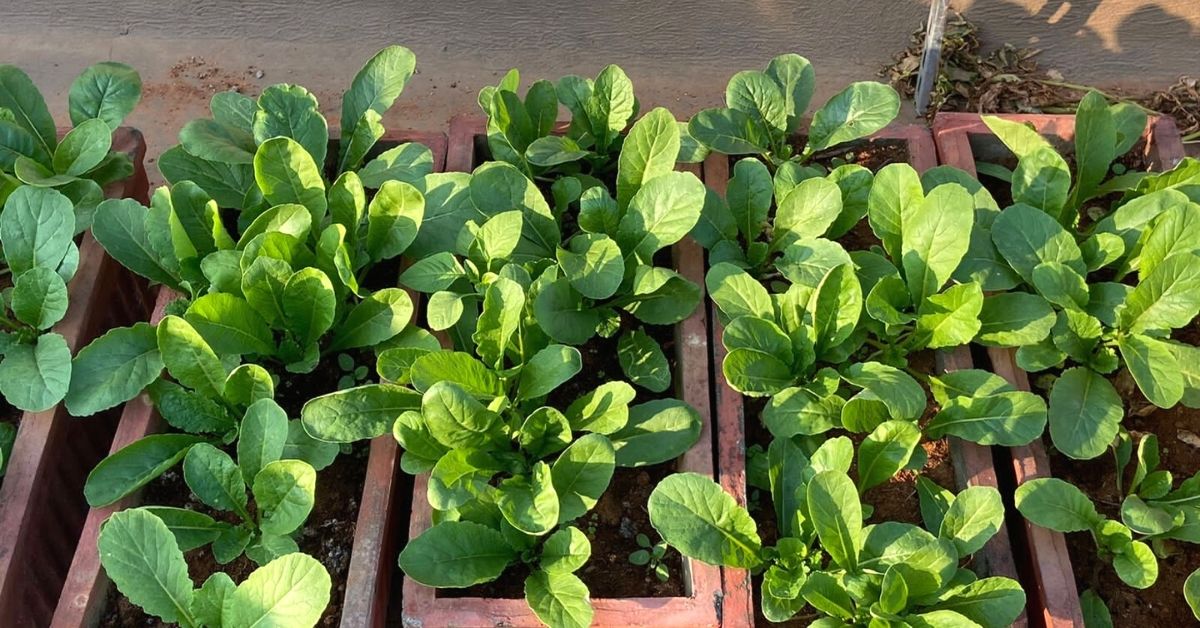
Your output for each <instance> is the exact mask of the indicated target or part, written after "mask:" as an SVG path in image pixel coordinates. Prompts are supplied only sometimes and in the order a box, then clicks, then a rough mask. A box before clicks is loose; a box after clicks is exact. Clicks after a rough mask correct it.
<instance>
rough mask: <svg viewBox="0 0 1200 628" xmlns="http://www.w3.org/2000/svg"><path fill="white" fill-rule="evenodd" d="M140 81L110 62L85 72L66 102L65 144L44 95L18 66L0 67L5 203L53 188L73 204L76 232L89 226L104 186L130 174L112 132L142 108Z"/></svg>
mask: <svg viewBox="0 0 1200 628" xmlns="http://www.w3.org/2000/svg"><path fill="white" fill-rule="evenodd" d="M141 96H142V79H141V77H139V76H138V74H137V72H136V71H134V70H133V68H131V67H129V66H127V65H125V64H122V63H114V62H111V61H105V62H103V63H97V64H95V65H93V66H91V67H89V68H87V69H86V70H84V71H83V73H81V74H80V75H79V76H78V77H77V78H76V79H75V81H74V82H73V83H71V90H70V92H69V94H68V96H67V107H68V111H69V113H70V118H71V124H72V128H71V130H70V131H69V132H67V134H66V135H65V136H63V138H62V140H61V141H59V139H58V130H57V127H56V126H55V124H54V118H52V117H51V116H50V110H49V109H48V108H47V107H46V101H45V99H44V98H43V97H42V93H41V92H40V91H38V88H37V86H36V85H34V84H33V81H32V80H30V78H29V76H28V75H27V74H25V73H24V72H22V71H21V70H20V69H19V68H16V67H13V66H11V65H0V203H3V202H4V199H5V198H7V197H8V195H10V194H12V193H13V192H14V191H15V190H16V189H17V188H19V187H20V186H22V185H30V186H33V187H38V188H52V189H55V190H57V191H58V192H61V193H62V194H63V195H64V196H66V197H67V198H69V199H70V200H71V205H72V207H73V208H74V212H73V213H74V216H75V221H74V223H73V224H67V225H56V228H63V229H67V230H71V229H73V231H72V234H79V233H82V232H83V231H85V230H86V229H87V228H88V227H90V226H91V225H92V213H93V212H94V211H95V209H96V206H97V205H99V204H100V201H102V200H104V190H103V188H104V186H105V185H108V184H109V183H113V182H116V181H120V180H122V179H125V178H127V177H129V176H130V175H132V174H133V162H132V161H130V159H129V155H126V154H125V153H121V152H117V151H114V150H112V134H113V132H114V131H116V130H117V127H119V126H121V122H122V121H124V120H125V117H126V116H128V115H129V113H130V112H131V111H133V108H134V107H136V106H137V103H138V101H139V100H140V99H141Z"/></svg>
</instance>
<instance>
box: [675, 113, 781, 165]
mask: <svg viewBox="0 0 1200 628" xmlns="http://www.w3.org/2000/svg"><path fill="white" fill-rule="evenodd" d="M688 134H689V135H691V136H692V137H694V138H696V141H698V142H700V143H701V144H703V145H705V146H707V147H708V148H709V149H711V150H714V151H716V152H719V153H725V154H726V155H745V154H751V153H766V152H767V151H768V150H770V146H771V138H770V137H769V136H768V135H767V130H766V129H764V128H762V127H761V126H759V125H757V124H755V123H754V121H753V119H752V118H750V116H748V115H746V114H745V113H743V112H741V111H738V110H736V109H725V108H715V109H704V110H702V111H700V112H699V113H697V114H696V115H694V116H692V119H691V120H689V121H688Z"/></svg>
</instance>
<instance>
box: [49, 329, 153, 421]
mask: <svg viewBox="0 0 1200 628" xmlns="http://www.w3.org/2000/svg"><path fill="white" fill-rule="evenodd" d="M162 369H163V361H162V356H161V354H160V353H159V351H158V339H157V337H156V336H155V331H154V327H152V326H150V325H149V324H147V323H136V324H134V325H133V326H132V327H119V328H116V329H113V330H110V331H108V332H107V333H105V334H104V335H103V336H100V337H99V338H97V339H96V340H95V341H93V342H92V343H91V344H90V345H88V346H86V347H84V348H83V349H82V350H81V351H80V352H79V353H78V354H77V355H76V356H75V359H74V360H72V361H71V385H70V388H69V389H68V391H67V395H66V399H65V401H66V405H67V410H68V411H69V412H70V413H71V414H72V415H73V416H89V415H92V414H95V413H97V412H99V411H101V410H106V409H108V408H111V407H113V406H116V405H119V404H121V403H124V402H126V401H129V400H130V399H132V398H134V396H136V395H137V394H138V393H140V392H141V391H142V389H144V388H145V387H146V386H149V385H150V383H151V382H153V381H154V380H155V379H157V378H158V376H159V374H160V373H162Z"/></svg>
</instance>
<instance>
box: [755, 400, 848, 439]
mask: <svg viewBox="0 0 1200 628" xmlns="http://www.w3.org/2000/svg"><path fill="white" fill-rule="evenodd" d="M844 404H845V401H844V400H843V399H842V398H841V397H838V396H837V395H830V396H828V397H817V396H816V395H815V394H813V393H812V392H810V391H808V390H806V389H804V388H785V389H783V390H781V391H779V392H778V393H776V394H774V395H772V396H771V400H770V401H769V402H768V403H767V407H766V408H765V409H763V413H762V421H763V424H764V425H766V427H767V430H768V431H770V432H771V434H772V435H773V436H775V438H777V439H778V438H790V437H792V436H795V435H796V434H805V435H815V434H823V433H825V432H827V431H829V430H831V429H833V428H835V427H837V426H839V425H840V424H841V413H842V406H843V405H844Z"/></svg>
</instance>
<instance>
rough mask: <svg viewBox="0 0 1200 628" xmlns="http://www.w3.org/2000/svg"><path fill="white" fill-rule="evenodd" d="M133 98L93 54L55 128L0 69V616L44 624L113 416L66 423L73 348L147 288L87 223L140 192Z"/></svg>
mask: <svg viewBox="0 0 1200 628" xmlns="http://www.w3.org/2000/svg"><path fill="white" fill-rule="evenodd" d="M140 95H141V80H140V78H139V77H138V75H137V73H136V72H134V71H133V70H132V69H131V68H129V67H127V66H124V65H121V64H118V63H100V64H97V65H94V66H92V67H90V68H88V69H87V70H85V71H84V72H83V73H82V74H81V75H80V76H79V77H78V78H77V79H76V80H75V82H74V83H73V84H72V86H71V90H70V96H69V110H70V119H71V122H72V124H73V125H74V126H72V127H59V128H56V127H55V123H54V120H53V119H52V118H51V117H50V113H49V111H48V109H47V107H46V103H45V101H44V100H43V98H42V95H41V93H40V92H39V91H38V90H37V87H36V86H35V85H34V84H33V82H32V81H31V80H30V79H29V77H28V76H27V75H25V73H24V72H22V71H21V70H19V69H17V68H15V67H12V66H7V65H4V66H0V135H2V136H3V141H2V144H3V150H0V205H3V206H4V208H5V209H4V213H3V218H0V242H2V243H3V246H4V251H5V253H4V259H3V276H2V277H0V286H3V288H4V291H5V294H6V298H5V312H4V314H3V327H4V332H3V337H4V348H3V354H4V359H3V361H2V362H0V393H2V394H3V401H0V412H2V413H3V416H0V483H2V486H0V616H2V617H5V618H7V619H9V620H11V621H15V622H18V623H21V622H33V623H41V622H45V621H46V620H47V619H48V617H49V613H50V611H51V610H52V608H53V606H54V603H55V600H56V599H57V596H58V591H59V587H60V586H61V584H62V581H63V578H64V577H65V575H66V573H67V565H68V560H69V559H68V558H67V557H66V556H65V554H64V553H63V552H62V551H61V549H60V548H62V547H64V546H66V545H70V544H72V543H74V539H75V538H76V537H77V535H78V533H79V528H80V525H81V524H82V523H83V518H82V512H81V509H80V504H81V502H80V500H79V495H80V490H81V488H82V486H83V480H84V477H85V476H86V474H87V471H88V469H90V468H91V466H92V465H93V464H95V463H96V461H98V460H99V459H100V457H102V456H103V455H104V451H105V449H107V447H108V444H109V442H110V440H111V438H112V434H113V428H114V425H115V416H110V417H108V418H107V419H105V420H100V421H96V422H95V423H93V424H91V425H88V426H83V427H81V426H78V425H72V421H71V419H70V418H69V417H68V416H67V412H66V410H65V409H63V407H62V406H61V405H59V403H58V402H59V401H60V400H61V399H62V397H63V395H65V394H66V392H67V387H68V385H69V382H70V377H71V353H72V352H74V351H76V350H77V349H79V348H80V347H81V346H83V345H84V344H86V343H88V342H90V341H91V340H92V339H93V338H95V337H96V336H98V335H99V334H100V333H102V332H103V330H105V329H107V328H108V327H111V326H113V325H120V324H124V323H126V322H128V321H130V320H134V319H136V318H137V317H138V316H139V313H140V311H141V310H142V308H143V307H144V305H143V300H142V299H143V291H144V285H141V284H140V283H139V282H138V281H136V280H135V278H134V277H133V276H131V275H129V274H128V273H125V272H124V271H123V270H122V269H121V268H120V266H119V265H118V264H117V263H116V262H114V261H113V260H112V259H111V258H109V257H108V256H107V255H105V253H104V250H103V249H101V248H100V246H99V245H98V244H97V243H96V241H95V240H94V239H93V238H92V235H91V232H90V227H91V222H92V215H93V213H94V211H95V208H96V205H97V204H99V203H100V202H101V201H102V200H104V199H105V198H142V199H144V198H145V196H146V173H145V170H144V168H143V163H142V162H143V159H144V157H145V152H146V146H145V143H144V141H143V140H142V135H141V133H139V132H138V131H137V130H135V129H131V128H128V127H122V126H121V124H122V122H123V121H124V119H125V117H126V115H128V114H129V112H130V111H131V110H132V109H133V108H134V107H135V106H136V104H137V102H138V99H139V97H140Z"/></svg>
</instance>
